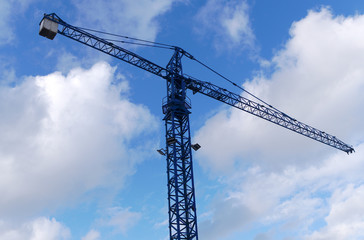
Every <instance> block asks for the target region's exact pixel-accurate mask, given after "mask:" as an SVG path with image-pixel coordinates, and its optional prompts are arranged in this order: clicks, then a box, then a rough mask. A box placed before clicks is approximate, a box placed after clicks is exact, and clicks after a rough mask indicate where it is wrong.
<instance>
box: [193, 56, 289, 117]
mask: <svg viewBox="0 0 364 240" xmlns="http://www.w3.org/2000/svg"><path fill="white" fill-rule="evenodd" d="M190 59H192V60H194V61H196V62H197V63H199V64H201V65H202V66H204V67H205V68H207V69H208V70H210V71H212V72H213V73H215V74H216V75H218V76H219V77H221V78H223V79H225V80H226V81H228V82H229V83H231V84H232V85H234V86H235V87H237V88H239V89H240V90H242V91H243V92H246V93H247V94H248V95H250V96H251V97H253V98H255V99H257V100H258V101H260V102H262V103H264V104H265V105H267V106H268V107H270V108H272V109H274V110H276V111H278V112H280V113H282V114H283V115H284V116H286V117H289V118H291V119H292V120H295V119H294V118H292V117H290V116H288V115H287V114H285V113H284V112H282V111H280V110H278V109H277V108H275V107H273V106H272V105H270V104H268V103H267V102H265V101H264V100H262V99H261V98H259V97H257V96H255V95H254V94H252V93H251V92H249V91H248V90H246V89H244V88H243V87H241V86H239V85H238V84H236V83H235V82H233V81H231V80H230V79H228V78H227V77H225V76H224V75H222V74H221V73H219V72H217V71H215V70H214V69H212V68H211V67H209V66H207V65H206V64H204V63H203V62H201V61H199V60H198V59H196V58H194V57H192V58H191V57H190Z"/></svg>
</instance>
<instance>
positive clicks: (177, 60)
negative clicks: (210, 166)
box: [163, 48, 198, 240]
mask: <svg viewBox="0 0 364 240" xmlns="http://www.w3.org/2000/svg"><path fill="white" fill-rule="evenodd" d="M182 57H183V53H182V50H181V49H180V48H176V49H175V52H174V54H173V56H172V58H171V60H170V61H169V63H168V65H167V70H168V72H169V74H168V76H167V101H166V103H165V104H164V105H163V113H164V114H165V117H164V121H165V127H166V149H167V151H166V152H167V177H168V183H167V186H168V206H169V210H168V214H169V234H170V239H171V240H173V239H178V240H179V239H186V240H192V239H195V240H198V234H197V214H196V201H195V188H194V182H193V166H192V154H191V136H190V123H189V114H190V111H189V110H188V109H190V108H191V105H190V103H189V101H188V99H187V97H186V90H187V88H186V83H185V81H184V78H183V77H181V76H183V74H182V64H181V59H182Z"/></svg>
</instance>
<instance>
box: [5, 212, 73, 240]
mask: <svg viewBox="0 0 364 240" xmlns="http://www.w3.org/2000/svg"><path fill="white" fill-rule="evenodd" d="M4 228H5V229H4ZM70 237H71V233H70V230H69V229H68V228H67V227H65V226H64V225H62V224H61V223H59V222H57V221H56V220H55V219H54V218H52V219H48V218H45V217H39V218H37V219H34V220H33V221H30V222H27V223H24V224H22V225H21V226H20V227H18V228H13V227H10V226H8V225H7V224H5V223H2V222H0V239H4V240H24V239H29V240H67V239H70Z"/></svg>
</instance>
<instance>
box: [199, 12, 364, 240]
mask: <svg viewBox="0 0 364 240" xmlns="http://www.w3.org/2000/svg"><path fill="white" fill-rule="evenodd" d="M363 28H364V16H363V15H355V16H348V17H344V16H334V15H333V14H332V13H331V11H330V10H329V9H326V8H323V9H321V10H319V11H310V12H309V13H308V15H307V16H306V17H305V18H304V19H302V20H300V21H297V22H295V23H294V24H293V25H292V27H291V30H290V35H291V37H290V39H289V40H288V41H287V43H286V45H285V47H284V48H283V49H282V50H281V51H279V52H277V54H276V55H275V56H274V58H273V59H272V60H271V65H272V66H274V67H273V70H274V71H273V73H272V74H271V75H270V76H268V77H264V75H263V77H262V76H257V77H256V78H254V79H253V80H252V81H250V82H247V83H245V84H244V87H245V88H246V89H248V90H249V91H251V92H253V93H254V94H256V95H257V96H259V97H261V98H262V99H264V100H266V101H267V102H269V103H271V104H272V105H273V106H275V107H278V108H279V109H281V110H282V111H284V112H286V113H288V114H289V115H291V116H293V117H294V118H296V119H298V120H300V121H302V122H305V123H308V124H309V125H312V126H314V127H317V128H318V129H321V130H323V131H326V132H328V133H331V134H335V135H336V136H337V137H338V138H339V139H342V140H344V141H345V142H348V143H351V144H353V145H354V148H356V150H357V153H355V154H353V155H351V156H347V155H346V154H344V153H342V152H338V151H336V150H334V149H331V148H329V147H327V146H325V145H322V144H320V143H317V142H315V141H313V140H311V139H306V138H304V137H302V136H300V135H297V134H295V133H291V132H289V131H287V130H285V129H280V128H279V127H277V126H275V125H272V124H271V123H269V122H266V121H264V120H260V119H257V118H255V117H254V116H250V115H249V114H246V113H244V112H241V111H239V110H235V109H230V108H229V109H226V108H225V109H223V110H221V111H219V112H218V113H217V114H216V115H215V116H213V117H212V118H210V119H208V120H207V121H206V124H205V126H203V127H202V128H201V129H200V130H199V131H198V133H197V134H196V137H195V138H196V141H197V142H199V143H200V144H201V145H203V146H204V148H203V149H202V148H201V150H200V151H199V152H198V153H197V155H198V156H197V158H196V159H198V161H199V163H200V164H201V165H202V166H203V167H204V168H206V169H209V170H211V171H212V172H214V173H215V174H216V173H218V174H219V175H220V174H223V175H224V174H226V173H227V174H226V175H225V180H226V185H227V186H228V190H226V194H225V196H224V197H219V198H218V199H217V200H216V202H217V204H214V205H213V206H211V208H212V212H213V214H212V217H211V218H210V219H209V220H205V221H204V222H202V223H201V225H200V229H201V236H204V237H206V238H209V239H221V238H223V237H227V236H229V235H231V234H232V233H233V232H237V231H242V230H244V228H247V227H248V226H249V224H251V223H255V226H264V227H268V228H269V227H270V226H274V229H276V230H275V232H269V233H264V232H262V233H261V234H260V235H259V237H260V238H263V239H264V236H266V234H268V235H270V236H274V235H275V234H277V236H278V235H279V236H280V237H281V238H283V237H284V236H287V237H288V236H289V237H293V238H294V239H328V238H330V239H335V240H341V239H342V240H344V239H360V238H361V237H362V236H363V232H362V229H363V228H362V226H363V224H364V221H363V219H362V218H360V217H358V216H359V215H360V213H361V212H362V211H363V210H364V209H363V207H362V206H359V205H358V204H357V201H358V199H359V198H360V196H361V194H362V188H363V185H362V174H361V172H362V171H363V170H364V155H363V154H362V153H361V152H362V151H363V146H364V145H363V139H364V135H363V133H364V127H363V124H362V122H363V121H364V114H363V112H362V111H360V110H359V109H363V108H364V105H363V104H364V99H363V94H362V92H363V90H364V71H363V68H362V62H363V61H364V47H363V46H364V45H363V44H362V43H363V42H364V32H363V31H362V30H361V29H363ZM222 209H223V211H222ZM354 209H355V210H354ZM357 213H358V214H357ZM361 216H362V215H361ZM338 219H341V220H340V221H339V220H338ZM317 222H325V223H326V226H325V227H322V228H318V229H317V230H316V231H315V232H310V226H312V225H313V224H315V223H317ZM219 229H224V231H219ZM215 230H217V231H215ZM334 233H338V234H334ZM257 239H259V238H258V236H257Z"/></svg>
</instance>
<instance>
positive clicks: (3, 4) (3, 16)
mask: <svg viewBox="0 0 364 240" xmlns="http://www.w3.org/2000/svg"><path fill="white" fill-rule="evenodd" d="M11 7H12V6H11V4H10V2H8V1H5V0H2V1H0V29H1V33H0V45H3V44H7V43H9V42H11V40H12V39H14V32H13V29H12V28H11V27H10V26H11V24H10V16H11V11H10V10H11Z"/></svg>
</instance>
